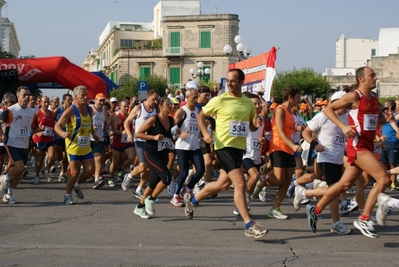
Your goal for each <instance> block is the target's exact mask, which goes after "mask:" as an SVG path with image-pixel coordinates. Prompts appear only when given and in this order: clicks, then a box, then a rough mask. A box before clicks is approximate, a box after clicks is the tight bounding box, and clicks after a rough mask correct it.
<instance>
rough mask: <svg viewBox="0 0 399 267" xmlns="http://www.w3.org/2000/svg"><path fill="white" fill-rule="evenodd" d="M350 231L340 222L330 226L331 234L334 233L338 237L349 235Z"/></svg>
mask: <svg viewBox="0 0 399 267" xmlns="http://www.w3.org/2000/svg"><path fill="white" fill-rule="evenodd" d="M351 232H352V230H351V229H350V228H348V227H347V226H346V225H345V224H344V223H343V222H342V221H338V222H336V223H333V224H331V233H336V234H339V235H347V234H350V233H351Z"/></svg>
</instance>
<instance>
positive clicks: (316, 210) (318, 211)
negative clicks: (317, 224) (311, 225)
mask: <svg viewBox="0 0 399 267" xmlns="http://www.w3.org/2000/svg"><path fill="white" fill-rule="evenodd" d="M314 212H315V213H316V214H317V215H320V214H321V212H322V210H321V209H320V208H319V207H318V206H317V205H316V206H315V208H314Z"/></svg>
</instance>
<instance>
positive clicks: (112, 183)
mask: <svg viewBox="0 0 399 267" xmlns="http://www.w3.org/2000/svg"><path fill="white" fill-rule="evenodd" d="M108 185H109V186H110V187H114V186H115V181H114V179H113V178H112V177H111V178H109V180H108Z"/></svg>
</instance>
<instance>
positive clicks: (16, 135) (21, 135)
mask: <svg viewBox="0 0 399 267" xmlns="http://www.w3.org/2000/svg"><path fill="white" fill-rule="evenodd" d="M8 109H9V111H10V112H11V113H12V115H11V114H9V115H8V117H10V116H13V120H12V122H11V123H10V130H9V132H8V138H7V145H8V146H11V147H17V148H24V149H27V148H28V147H29V138H30V131H31V125H32V119H33V115H34V114H35V111H34V110H33V109H31V108H30V107H27V108H25V109H24V108H22V107H21V106H20V105H19V104H15V105H12V106H11V107H9V108H8Z"/></svg>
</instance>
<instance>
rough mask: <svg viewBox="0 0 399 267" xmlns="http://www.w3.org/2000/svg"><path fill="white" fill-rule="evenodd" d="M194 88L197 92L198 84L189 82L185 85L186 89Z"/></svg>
mask: <svg viewBox="0 0 399 267" xmlns="http://www.w3.org/2000/svg"><path fill="white" fill-rule="evenodd" d="M190 88H194V89H195V90H197V91H198V83H197V82H196V81H189V82H188V83H187V84H186V89H190Z"/></svg>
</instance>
